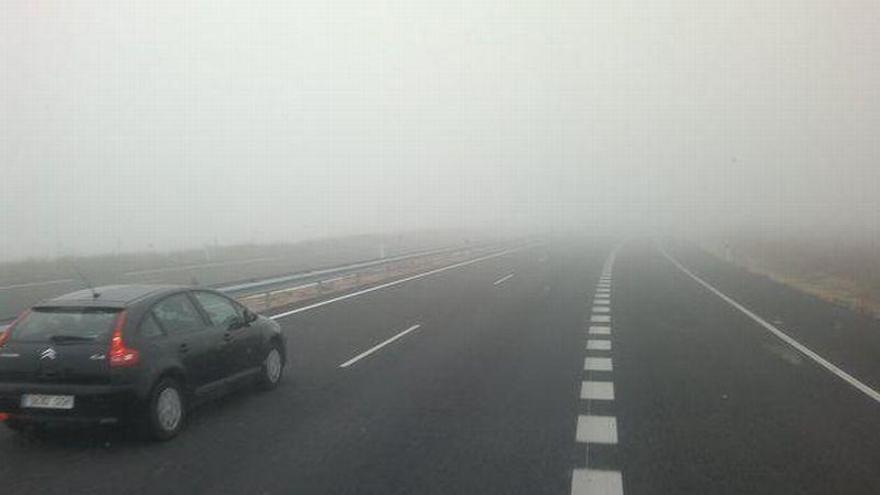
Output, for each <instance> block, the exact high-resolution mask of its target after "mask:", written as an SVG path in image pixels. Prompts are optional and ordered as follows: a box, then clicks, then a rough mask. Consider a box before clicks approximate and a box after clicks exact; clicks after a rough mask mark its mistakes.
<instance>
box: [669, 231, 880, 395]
mask: <svg viewBox="0 0 880 495" xmlns="http://www.w3.org/2000/svg"><path fill="white" fill-rule="evenodd" d="M660 252H661V253H663V256H665V257H666V259H668V260H669V261H670V262H672V264H673V265H675V266H676V268H678V269H679V270H681V271H682V273H684V274H685V275H687V276H689V277H690V278H692V279H693V280H694V281H696V282H697V283H698V284H700V285H702V286H703V287H704V288H706V289H707V290H709V292H712V293H713V294H715V295H716V296H718V297H720V298H721V299H722V300H724V301H725V302H726V303H728V304H730V305H731V306H733V307H734V308H736V309H738V310H739V311H740V312H742V313H743V314H745V315H746V316H748V317H749V318H751V319H752V320H754V321H755V322H756V323H758V324H759V325H761V326H762V327H764V328H765V329H766V330H768V331H769V332H770V333H772V334H773V335H775V336H776V337H778V338H779V339H780V340H782V341H783V342H785V343H786V344H788V345H790V346H792V347H794V348H795V349H797V350H798V351H800V352H801V353H803V354H804V355H805V356H807V357H808V358H810V359H812V360H813V361H815V362H816V363H817V364H818V365H820V366H822V367H823V368H825V369H826V370H828V371H830V372H831V373H833V374H835V375H836V376H837V377H838V378H840V379H841V380H843V381H845V382H847V383H848V384H850V385H852V386H853V387H855V388H856V389H857V390H859V391H860V392H862V393H864V394H865V395H867V396H868V397H870V398H871V399H874V400H875V401H876V402H880V392H877V391H876V390H874V389H873V388H871V387H869V386H867V385H865V384H864V383H862V382H861V381H859V380H858V379H856V378H855V377H853V376H852V375H850V374H849V373H847V372H846V371H843V370H842V369H840V368H838V367H837V366H835V365H834V364H832V363H831V362H829V361H828V360H826V359H825V358H823V357H822V356H820V355H818V354H816V353H815V352H813V351H812V350H810V349H809V348H807V346H805V345H803V344H801V343H800V342H798V341H797V340H794V339H793V338H791V337H789V336H788V335H787V334H785V333H784V332H783V331H782V330H779V329H778V328H776V327H775V326H773V325H771V324H770V323H768V322H767V321H766V320H764V319H763V318H761V317H760V316H758V315H756V314H755V313H753V312H752V311H751V310H749V309H747V308H746V307H745V306H743V305H742V304H740V303H738V302H736V301H735V300H734V299H733V298H731V297H729V296H727V295H725V294H724V293H723V292H721V291H720V290H718V289H716V288H715V287H713V286H711V285H710V284H709V283H708V282H706V281H705V280H703V279H701V278H700V277H698V276H696V275H694V274H693V273H692V272H691V271H690V270H688V269H687V268H685V267H684V265H682V264H681V263H679V262H678V260H676V259H675V258H673V257H672V256H671V255H670V254H669V253H667V252H666V250H664V249H663V248H660Z"/></svg>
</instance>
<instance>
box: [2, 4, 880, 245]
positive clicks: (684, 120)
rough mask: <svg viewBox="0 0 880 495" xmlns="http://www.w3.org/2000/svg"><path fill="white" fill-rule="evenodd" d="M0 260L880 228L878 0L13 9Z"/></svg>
mask: <svg viewBox="0 0 880 495" xmlns="http://www.w3.org/2000/svg"><path fill="white" fill-rule="evenodd" d="M0 17H2V19H3V23H2V26H3V28H2V29H0V163H2V170H0V174H2V175H0V261H2V260H11V259H20V258H23V257H27V256H58V255H64V254H69V253H77V254H90V253H101V252H112V251H114V250H116V249H121V250H124V251H138V250H144V249H146V247H147V246H149V245H152V246H155V247H156V248H158V249H177V248H187V247H198V246H202V245H204V244H208V243H213V242H214V239H217V240H218V241H219V242H221V243H224V244H231V243H238V242H274V241H296V240H303V239H309V238H315V237H327V236H335V235H348V234H359V233H374V232H393V231H400V230H426V229H432V228H443V229H445V228H470V229H479V230H483V231H486V232H494V233H521V232H544V231H553V232H560V231H575V232H589V231H608V230H611V229H614V230H616V231H627V232H678V233H696V234H699V233H704V232H705V233H710V232H711V233H717V232H726V231H729V232H742V231H754V232H762V233H766V234H767V235H772V234H773V233H774V232H828V233H834V234H835V235H840V236H842V237H844V238H845V237H846V236H848V235H866V234H867V235H874V236H876V235H877V233H878V222H877V212H878V211H880V194H877V192H876V191H877V189H878V186H880V166H878V165H880V164H878V157H880V144H878V143H880V140H878V139H877V136H878V135H880V65H878V64H877V63H876V56H877V55H876V54H877V51H878V48H880V3H877V2H873V1H803V2H790V1H778V0H777V1H752V0H744V1H738V2H715V1H710V2H685V1H649V0H643V1H618V0H608V1H596V2H589V1H577V2H575V1H549V2H545V1H518V2H499V1H484V0H472V1H467V2H464V1H452V2H446V1H445V2H432V3H424V2H413V1H411V0H406V1H404V0H400V1H381V2H378V1H377V2H347V1H341V0H316V1H298V2H271V1H254V2H227V1H216V0H215V1H182V2H181V1H175V2H169V1H162V2H159V1H156V2H153V1H150V2H147V1H143V2H117V1H109V0H98V1H90V2H86V1H79V2H62V1H45V0H43V1H34V0H9V1H5V2H3V3H2V5H0Z"/></svg>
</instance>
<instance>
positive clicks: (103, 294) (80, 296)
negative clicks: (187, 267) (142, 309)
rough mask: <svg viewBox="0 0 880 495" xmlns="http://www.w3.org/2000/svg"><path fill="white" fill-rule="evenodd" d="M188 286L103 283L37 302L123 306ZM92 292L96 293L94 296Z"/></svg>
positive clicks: (39, 305)
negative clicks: (92, 287) (100, 285)
mask: <svg viewBox="0 0 880 495" xmlns="http://www.w3.org/2000/svg"><path fill="white" fill-rule="evenodd" d="M188 289H190V287H186V286H182V285H147V284H142V285H105V286H102V287H95V289H94V292H93V291H92V289H82V290H78V291H75V292H70V293H68V294H64V295H63V296H58V297H56V298H54V299H49V300H47V301H43V302H42V303H40V304H38V305H37V306H36V307H47V306H94V307H113V308H124V307H126V306H129V305H131V304H133V303H136V302H138V301H141V300H143V299H146V298H148V297H158V296H162V295H164V294H170V293H172V292H177V291H181V290H188ZM94 294H98V297H95V296H94Z"/></svg>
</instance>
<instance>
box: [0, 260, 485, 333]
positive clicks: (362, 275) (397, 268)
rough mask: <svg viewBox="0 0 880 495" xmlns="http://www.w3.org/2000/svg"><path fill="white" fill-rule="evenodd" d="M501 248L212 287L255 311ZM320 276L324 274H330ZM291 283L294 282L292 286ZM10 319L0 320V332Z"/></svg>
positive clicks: (359, 264) (370, 262)
mask: <svg viewBox="0 0 880 495" xmlns="http://www.w3.org/2000/svg"><path fill="white" fill-rule="evenodd" d="M495 249H501V246H499V245H498V244H476V245H472V246H466V247H463V246H455V247H446V248H439V249H431V250H426V251H419V252H415V253H407V254H403V255H398V256H392V257H388V258H382V259H375V260H368V261H361V262H357V263H351V264H347V265H342V266H336V267H328V268H320V269H315V270H308V271H303V272H297V273H292V274H289V275H284V276H280V277H271V278H267V279H260V280H253V281H246V282H244V281H243V282H240V283H235V284H231V285H221V286H215V287H214V288H215V289H217V290H219V291H222V292H225V293H227V294H229V295H230V296H231V297H234V298H236V299H238V300H239V301H240V302H242V303H244V304H246V305H248V306H249V307H251V309H254V310H255V311H265V310H267V309H271V308H273V307H279V306H286V305H290V304H293V303H295V302H298V301H303V300H308V299H315V298H318V297H321V296H324V295H328V294H332V293H336V292H341V291H344V290H348V289H354V288H356V287H361V286H364V285H369V284H373V283H378V282H380V281H384V280H388V279H391V278H396V277H399V276H404V275H407V274H409V273H412V272H413V271H418V270H422V269H425V268H427V267H428V266H433V265H436V264H438V263H445V262H450V261H452V260H453V259H459V258H463V257H470V256H473V255H475V254H477V253H481V252H484V251H491V250H495ZM333 275H335V277H331V278H323V277H325V276H333ZM292 284H293V285H292ZM11 323H12V321H11V320H10V321H3V322H0V331H2V330H3V329H4V328H6V327H7V326H9V324H11Z"/></svg>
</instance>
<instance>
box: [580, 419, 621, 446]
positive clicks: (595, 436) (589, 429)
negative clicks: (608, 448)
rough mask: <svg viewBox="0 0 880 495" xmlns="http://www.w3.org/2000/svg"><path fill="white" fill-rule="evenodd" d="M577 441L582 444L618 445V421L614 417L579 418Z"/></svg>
mask: <svg viewBox="0 0 880 495" xmlns="http://www.w3.org/2000/svg"><path fill="white" fill-rule="evenodd" d="M576 439H577V441H578V442H581V443H601V444H608V445H613V444H616V443H617V419H615V418H614V416H585V415H580V416H578V422H577V435H576Z"/></svg>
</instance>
